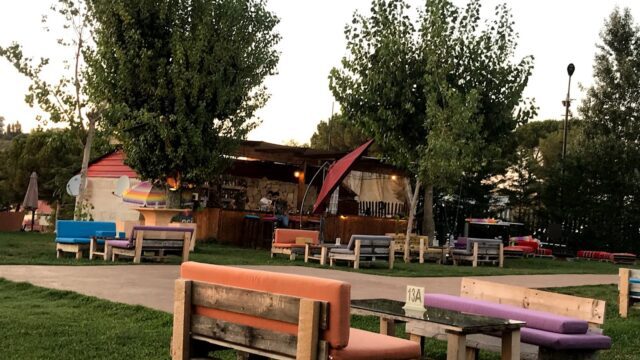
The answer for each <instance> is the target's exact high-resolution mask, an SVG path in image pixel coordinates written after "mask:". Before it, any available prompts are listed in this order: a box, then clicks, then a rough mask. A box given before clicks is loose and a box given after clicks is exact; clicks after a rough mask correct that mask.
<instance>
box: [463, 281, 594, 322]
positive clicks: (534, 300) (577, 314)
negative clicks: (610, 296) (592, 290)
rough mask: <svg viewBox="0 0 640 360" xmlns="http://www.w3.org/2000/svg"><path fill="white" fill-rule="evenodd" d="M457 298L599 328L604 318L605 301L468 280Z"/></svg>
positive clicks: (464, 282)
mask: <svg viewBox="0 0 640 360" xmlns="http://www.w3.org/2000/svg"><path fill="white" fill-rule="evenodd" d="M460 296H462V297H466V298H470V299H476V300H483V301H489V302H493V303H499V304H508V305H513V306H518V307H521V308H524V309H531V310H538V311H544V312H548V313H553V314H556V315H562V316H567V317H571V318H575V319H580V320H584V321H587V322H588V323H589V325H590V326H591V327H600V326H601V325H602V324H603V323H604V317H605V301H602V300H597V299H589V298H583V297H578V296H570V295H564V294H557V293H552V292H548V291H542V290H537V289H530V288H526V287H521V286H513V285H505V284H499V283H495V282H489V281H483V280H476V279H471V278H463V279H462V282H461V284H460Z"/></svg>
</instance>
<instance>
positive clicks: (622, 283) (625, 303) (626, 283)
mask: <svg viewBox="0 0 640 360" xmlns="http://www.w3.org/2000/svg"><path fill="white" fill-rule="evenodd" d="M618 274H619V280H618V307H619V312H620V317H623V318H626V317H627V316H628V315H629V308H630V307H632V306H634V305H635V303H636V302H640V270H636V269H626V268H620V269H618Z"/></svg>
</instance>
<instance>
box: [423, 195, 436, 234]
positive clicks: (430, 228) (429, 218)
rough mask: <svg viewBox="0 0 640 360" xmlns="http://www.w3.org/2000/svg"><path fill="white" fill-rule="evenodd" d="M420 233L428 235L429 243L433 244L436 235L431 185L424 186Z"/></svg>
mask: <svg viewBox="0 0 640 360" xmlns="http://www.w3.org/2000/svg"><path fill="white" fill-rule="evenodd" d="M422 234H423V235H427V236H428V237H429V243H430V244H433V242H434V241H435V236H436V223H435V221H434V219H433V185H430V184H427V185H425V187H424V215H423V217H422Z"/></svg>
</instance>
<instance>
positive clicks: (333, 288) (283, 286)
mask: <svg viewBox="0 0 640 360" xmlns="http://www.w3.org/2000/svg"><path fill="white" fill-rule="evenodd" d="M180 276H181V277H182V278H183V279H187V280H196V281H202V282H208V283H213V284H218V285H224V286H234V287H239V288H245V289H251V290H256V291H264V292H270V293H274V294H282V295H291V296H296V297H303V298H309V299H316V300H322V301H327V302H328V303H329V326H328V329H327V330H326V331H325V332H324V334H323V337H322V338H323V339H324V340H326V341H328V342H329V344H330V346H331V347H332V348H342V347H345V346H346V345H347V344H348V343H349V316H350V315H349V311H350V304H351V303H350V302H351V285H350V284H348V283H345V282H342V281H337V280H329V279H322V278H316V277H310V276H301V275H292V274H279V273H274V272H268V271H260V270H251V269H242V268H235V267H229V266H220V265H212V264H201V263H196V262H185V263H183V264H182V265H181V267H180ZM238 301H250V299H238ZM194 312H195V313H196V314H199V315H203V316H208V317H211V318H215V319H220V320H224V321H229V322H234V323H237V324H242V325H247V326H253V327H257V328H262V329H268V330H274V331H280V332H284V333H289V334H292V335H295V334H297V332H298V329H297V328H298V327H297V326H296V325H293V324H287V323H283V322H280V321H275V320H268V319H263V318H257V317H254V316H249V315H245V314H239V313H233V312H229V311H222V310H217V309H211V308H204V307H196V308H195V309H194Z"/></svg>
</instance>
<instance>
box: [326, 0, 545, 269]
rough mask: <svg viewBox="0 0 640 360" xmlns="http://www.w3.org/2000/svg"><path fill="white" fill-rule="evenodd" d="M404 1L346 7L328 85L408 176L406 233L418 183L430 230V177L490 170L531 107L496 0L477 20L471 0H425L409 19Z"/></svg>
mask: <svg viewBox="0 0 640 360" xmlns="http://www.w3.org/2000/svg"><path fill="white" fill-rule="evenodd" d="M407 10H408V5H406V4H405V2H404V1H402V0H373V2H372V6H371V16H369V17H366V16H363V15H359V14H355V15H354V17H353V20H352V23H351V24H350V25H348V26H347V27H346V30H345V35H346V37H347V50H348V52H349V55H348V56H347V57H345V58H344V59H343V60H342V68H336V69H333V70H332V72H331V75H330V80H331V83H330V87H331V90H332V92H333V94H334V96H335V97H336V99H337V100H338V101H339V102H340V104H341V106H342V109H343V113H344V115H345V116H346V118H347V119H349V121H351V122H353V123H355V124H356V126H358V127H359V128H361V129H362V130H363V131H364V132H365V133H366V134H367V135H370V136H373V137H374V138H375V139H376V141H377V143H378V145H379V146H380V147H381V148H382V152H383V153H384V155H385V157H386V158H387V159H388V160H389V161H390V162H392V163H394V164H395V165H396V166H400V167H403V168H405V169H407V171H408V172H409V173H411V174H414V175H415V176H416V181H415V184H414V190H413V191H411V186H408V189H409V194H408V198H409V199H410V203H411V205H412V206H411V207H410V208H411V210H410V213H409V226H408V229H407V239H408V233H409V232H410V231H411V227H412V223H413V217H414V214H415V205H416V203H417V199H418V191H419V189H420V185H421V183H424V184H426V197H425V202H426V206H425V209H426V210H427V211H428V214H427V215H426V218H427V220H428V222H429V224H428V225H429V226H428V228H429V233H428V235H429V236H430V237H432V238H433V235H434V228H435V226H434V222H433V213H432V209H433V206H432V204H433V187H434V186H436V187H441V188H445V189H446V188H450V187H452V186H453V185H455V184H457V183H458V179H459V178H460V177H463V176H474V175H475V176H478V174H481V175H482V176H484V175H486V174H488V173H491V172H493V171H495V169H494V168H497V167H498V166H497V164H496V161H495V160H496V159H499V158H500V157H501V156H502V155H503V154H502V153H501V151H502V149H503V148H504V147H505V146H506V145H507V144H510V143H512V141H511V136H512V132H513V130H514V129H515V128H516V126H517V125H518V124H523V123H525V122H526V121H527V120H528V119H529V118H530V117H531V116H532V114H533V112H534V107H533V105H532V103H530V102H526V101H523V98H522V92H523V90H524V88H525V86H526V84H527V81H528V77H529V75H530V73H531V70H532V67H533V65H532V58H531V57H526V58H524V59H522V60H521V61H519V62H517V63H513V62H512V57H513V53H514V49H515V47H516V43H515V39H516V34H515V32H514V30H513V21H512V18H511V15H510V13H509V11H508V9H507V7H506V6H505V5H501V6H499V7H497V8H496V15H497V17H496V18H495V19H493V20H491V21H490V22H489V23H488V24H487V25H486V26H485V27H484V28H482V26H481V18H480V15H479V14H480V1H479V0H471V1H470V2H469V3H468V4H467V6H466V7H464V8H458V7H456V6H454V5H453V4H452V3H451V2H450V1H448V0H433V1H428V2H426V5H425V8H424V11H423V12H422V15H421V17H420V21H419V24H418V26H414V24H413V23H412V21H411V19H410V16H409V15H408V11H407ZM505 165H506V163H505V164H504V165H503V167H504V166H505ZM478 182H479V180H478ZM408 185H410V184H408ZM405 258H408V241H407V242H406V244H405Z"/></svg>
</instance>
